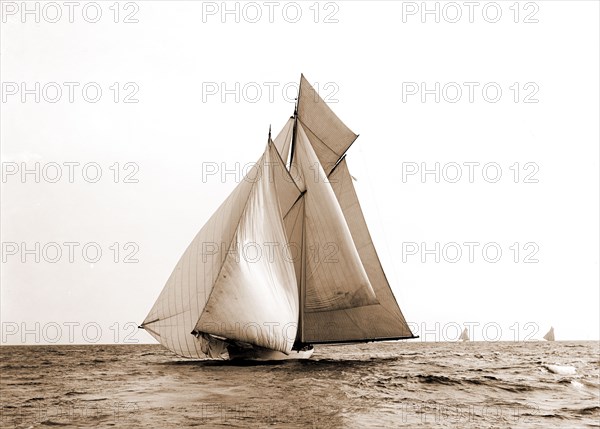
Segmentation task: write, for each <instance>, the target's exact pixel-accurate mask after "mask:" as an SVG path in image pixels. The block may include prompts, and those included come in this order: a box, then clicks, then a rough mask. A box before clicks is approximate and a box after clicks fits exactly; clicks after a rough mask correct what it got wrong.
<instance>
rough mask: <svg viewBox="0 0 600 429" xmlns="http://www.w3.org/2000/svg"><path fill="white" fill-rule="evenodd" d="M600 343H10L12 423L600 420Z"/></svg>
mask: <svg viewBox="0 0 600 429" xmlns="http://www.w3.org/2000/svg"><path fill="white" fill-rule="evenodd" d="M597 348H598V344H597V343H594V342H581V343H563V342H554V343H542V342H531V343H475V342H474V343H467V344H462V343H461V344H454V343H420V342H416V341H415V342H397V343H379V344H367V345H346V346H317V347H316V352H315V354H314V356H313V358H312V359H311V360H309V361H288V362H279V363H256V362H225V361H191V360H184V359H181V358H178V357H176V356H173V355H172V354H171V353H170V352H168V351H167V350H165V349H163V348H162V347H161V346H158V345H135V346H107V345H103V346H33V347H23V346H19V347H8V346H4V347H1V348H0V354H1V357H2V359H1V364H0V371H2V377H1V381H0V382H1V386H0V387H1V388H2V397H1V399H0V402H1V408H2V415H1V424H0V426H1V427H19V428H21V427H22V428H37V427H40V428H43V427H49V426H64V427H98V426H101V427H106V426H113V427H131V428H146V427H191V426H205V427H240V428H246V427H267V426H268V427H270V426H273V427H284V428H287V427H290V428H293V427H302V428H307V427H308V428H311V427H318V428H337V427H340V428H347V427H350V428H355V427H356V428H369V427H405V428H414V427H417V428H435V427H444V428H454V427H456V428H480V427H498V428H512V427H519V428H534V427H535V428H537V427H564V428H578V427H599V426H598V421H599V419H600V402H599V401H600V399H599V396H600V395H599V391H600V380H599V370H600V361H599V360H598V355H597V350H598V349H597Z"/></svg>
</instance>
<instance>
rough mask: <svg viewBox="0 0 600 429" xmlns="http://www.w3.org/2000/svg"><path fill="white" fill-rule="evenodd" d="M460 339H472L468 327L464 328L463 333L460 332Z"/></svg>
mask: <svg viewBox="0 0 600 429" xmlns="http://www.w3.org/2000/svg"><path fill="white" fill-rule="evenodd" d="M459 340H461V341H470V338H469V331H468V330H467V328H465V329H463V331H462V334H460V337H459Z"/></svg>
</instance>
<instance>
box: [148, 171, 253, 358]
mask: <svg viewBox="0 0 600 429" xmlns="http://www.w3.org/2000/svg"><path fill="white" fill-rule="evenodd" d="M256 175H257V169H256V166H255V167H253V168H252V169H251V170H250V171H249V172H248V174H247V175H246V177H245V178H244V179H243V180H242V181H241V182H240V183H239V184H238V185H237V187H236V188H235V189H234V191H233V192H232V193H231V194H230V195H229V197H227V199H226V200H225V201H224V202H223V204H221V206H220V207H219V208H218V209H217V211H216V212H215V213H214V214H213V215H212V216H211V218H210V219H209V220H208V222H207V223H206V225H204V226H203V227H202V229H201V230H200V232H198V234H197V235H196V237H195V238H194V240H193V241H192V242H191V244H190V245H189V246H188V248H187V249H186V250H185V252H184V254H183V256H182V257H181V259H180V260H179V262H178V263H177V265H176V266H175V269H174V270H173V273H172V274H171V276H170V277H169V279H168V280H167V283H166V285H165V287H164V288H163V290H162V292H161V293H160V295H159V297H158V299H157V300H156V302H155V304H154V306H153V307H152V309H151V310H150V312H149V313H148V316H146V319H145V320H144V322H143V323H142V327H143V328H144V329H146V331H148V332H149V333H150V334H151V335H152V336H153V337H154V338H156V339H157V340H158V341H159V342H160V343H161V344H162V345H164V346H165V347H167V348H168V349H169V350H171V351H173V352H174V353H176V354H178V355H180V356H184V357H190V358H204V357H206V353H205V352H206V350H207V347H208V344H207V342H206V340H204V339H203V338H201V337H200V338H197V337H195V336H193V335H192V334H191V332H192V330H193V329H194V326H195V325H196V322H197V321H198V317H200V314H201V312H202V310H203V309H204V305H205V304H206V301H207V299H208V296H209V295H210V292H211V290H212V286H213V284H214V283H215V280H216V279H217V275H218V273H219V270H220V268H221V266H222V265H223V261H224V260H225V256H226V250H227V247H228V246H229V243H231V241H232V239H233V236H234V234H235V231H236V228H237V225H238V223H239V220H240V217H241V215H242V212H243V210H244V207H245V205H246V201H247V200H248V195H249V194H250V190H251V189H252V185H253V183H254V182H255V181H256ZM203 350H204V351H203Z"/></svg>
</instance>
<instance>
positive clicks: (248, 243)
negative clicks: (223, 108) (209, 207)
mask: <svg viewBox="0 0 600 429" xmlns="http://www.w3.org/2000/svg"><path fill="white" fill-rule="evenodd" d="M258 167H259V168H260V169H261V174H260V175H259V180H258V181H257V182H256V184H255V186H254V187H253V188H252V190H251V192H250V195H249V198H248V202H247V204H246V207H245V209H244V212H243V214H242V216H241V218H240V221H239V225H238V227H237V229H236V232H235V235H234V238H233V240H232V244H231V247H230V248H229V249H228V251H227V258H226V259H225V262H224V264H223V266H222V268H221V271H220V273H219V275H218V278H217V281H216V283H215V285H214V287H213V289H212V293H211V295H210V297H209V299H208V302H207V304H206V306H205V308H204V311H203V312H202V314H201V315H200V318H199V320H198V322H197V324H196V326H195V330H196V331H199V332H204V333H208V334H212V335H216V336H220V337H225V338H227V339H230V340H238V341H242V342H245V343H250V344H253V345H256V346H260V347H265V348H267V349H271V350H278V351H281V352H284V353H289V352H290V351H291V349H292V345H293V343H294V340H295V338H296V331H297V326H298V318H299V294H298V288H297V282H296V275H295V272H294V265H293V261H292V259H291V258H289V257H288V255H287V253H286V249H285V248H284V247H285V246H284V245H285V243H286V242H287V238H286V233H285V231H284V226H283V217H282V213H281V209H280V206H279V198H278V196H277V195H278V194H277V189H276V183H278V182H279V183H282V182H281V181H280V179H281V178H279V179H278V178H277V175H280V174H287V171H286V170H285V169H284V168H283V164H282V163H281V158H280V157H279V155H278V154H277V151H276V149H275V147H274V146H273V145H272V144H269V146H268V148H267V151H266V152H265V155H264V157H263V159H262V161H261V162H259V164H258ZM294 186H295V185H294ZM299 195H300V191H298V190H297V188H296V195H295V197H294V198H292V199H294V200H295V199H296V198H297V197H298V196H299Z"/></svg>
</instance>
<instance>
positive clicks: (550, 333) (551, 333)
mask: <svg viewBox="0 0 600 429" xmlns="http://www.w3.org/2000/svg"><path fill="white" fill-rule="evenodd" d="M544 340H546V341H554V327H550V330H549V331H548V333H547V334H546V335H544Z"/></svg>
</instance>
